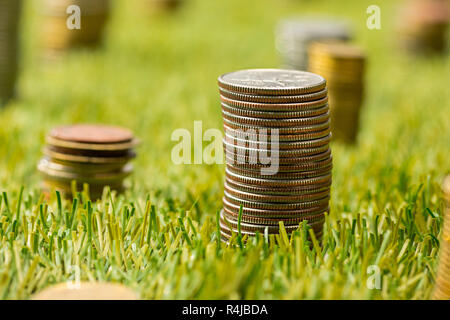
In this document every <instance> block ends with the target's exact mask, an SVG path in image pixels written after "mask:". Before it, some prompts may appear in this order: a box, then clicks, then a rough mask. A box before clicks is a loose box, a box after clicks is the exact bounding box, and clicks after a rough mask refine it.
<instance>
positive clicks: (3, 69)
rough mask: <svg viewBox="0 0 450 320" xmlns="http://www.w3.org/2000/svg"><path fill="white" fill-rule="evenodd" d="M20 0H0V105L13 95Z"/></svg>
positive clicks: (17, 48) (15, 76) (16, 62)
mask: <svg viewBox="0 0 450 320" xmlns="http://www.w3.org/2000/svg"><path fill="white" fill-rule="evenodd" d="M21 6H22V1H21V0H0V106H1V105H2V103H4V102H6V101H8V100H9V99H11V98H12V97H13V96H14V95H15V87H16V79H17V73H18V56H19V52H18V51H19V37H18V35H19V32H18V29H19V23H20V13H21Z"/></svg>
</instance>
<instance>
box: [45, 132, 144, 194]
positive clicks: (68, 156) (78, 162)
mask: <svg viewBox="0 0 450 320" xmlns="http://www.w3.org/2000/svg"><path fill="white" fill-rule="evenodd" d="M46 142H47V144H46V146H45V148H44V157H43V158H42V159H41V161H40V162H39V164H38V169H39V171H40V172H41V174H42V176H43V182H42V183H43V188H44V190H47V191H50V190H52V189H56V190H60V191H62V192H63V193H65V194H71V193H73V192H75V191H80V190H81V189H82V187H83V184H85V183H87V184H89V191H90V196H91V198H93V199H96V198H100V197H101V195H102V192H103V189H104V187H105V186H109V187H111V189H112V190H117V191H119V192H120V191H123V190H124V188H125V187H124V179H125V178H126V177H127V176H128V175H130V174H131V172H132V171H133V167H132V165H131V164H130V163H129V161H130V160H131V159H132V158H134V157H135V156H136V154H135V152H134V147H135V146H136V143H137V141H136V139H135V138H134V136H133V133H132V132H130V131H129V130H127V129H124V128H119V127H112V126H104V125H87V124H79V125H72V126H63V127H57V128H55V129H53V130H52V131H51V132H50V134H49V135H48V136H47V139H46ZM73 181H75V182H76V184H77V190H73Z"/></svg>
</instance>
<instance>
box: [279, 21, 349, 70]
mask: <svg viewBox="0 0 450 320" xmlns="http://www.w3.org/2000/svg"><path fill="white" fill-rule="evenodd" d="M275 38H276V48H277V50H278V52H279V53H280V55H281V57H282V60H283V67H284V68H287V69H296V70H306V69H307V67H308V46H309V44H310V43H311V42H313V41H321V40H341V41H346V40H350V39H351V34H350V29H349V27H348V25H347V24H346V23H345V22H342V21H333V20H320V19H303V20H285V21H282V22H281V23H280V24H279V25H278V27H277V29H276V32H275Z"/></svg>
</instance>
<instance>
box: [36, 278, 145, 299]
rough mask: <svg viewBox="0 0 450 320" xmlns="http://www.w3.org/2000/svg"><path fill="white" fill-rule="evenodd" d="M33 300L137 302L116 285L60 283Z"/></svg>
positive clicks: (122, 286)
mask: <svg viewBox="0 0 450 320" xmlns="http://www.w3.org/2000/svg"><path fill="white" fill-rule="evenodd" d="M32 299H33V300H137V299H138V297H137V295H136V293H134V292H133V291H132V290H131V289H129V288H127V287H125V286H124V285H121V284H117V283H95V282H94V283H92V282H80V283H72V282H67V283H60V284H57V285H54V286H52V287H50V288H47V289H45V290H43V291H41V292H39V293H37V294H36V295H34V297H33V298H32Z"/></svg>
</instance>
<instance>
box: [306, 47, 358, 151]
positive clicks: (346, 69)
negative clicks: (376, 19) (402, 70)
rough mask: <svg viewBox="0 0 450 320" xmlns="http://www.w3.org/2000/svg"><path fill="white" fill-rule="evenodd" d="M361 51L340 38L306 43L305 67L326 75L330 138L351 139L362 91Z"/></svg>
mask: <svg viewBox="0 0 450 320" xmlns="http://www.w3.org/2000/svg"><path fill="white" fill-rule="evenodd" d="M365 60H366V58H365V54H364V52H363V50H362V49H361V48H359V47H357V46H355V45H351V44H349V43H344V42H337V41H332V42H316V43H313V44H311V45H310V47H309V67H308V71H310V72H314V73H317V74H320V75H321V76H323V77H324V78H325V79H327V84H328V90H329V98H330V105H331V128H332V130H333V139H339V140H341V141H344V142H348V143H353V142H355V140H356V136H357V133H358V122H359V114H360V109H361V105H362V102H363V91H364V69H365V68H364V66H365Z"/></svg>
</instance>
